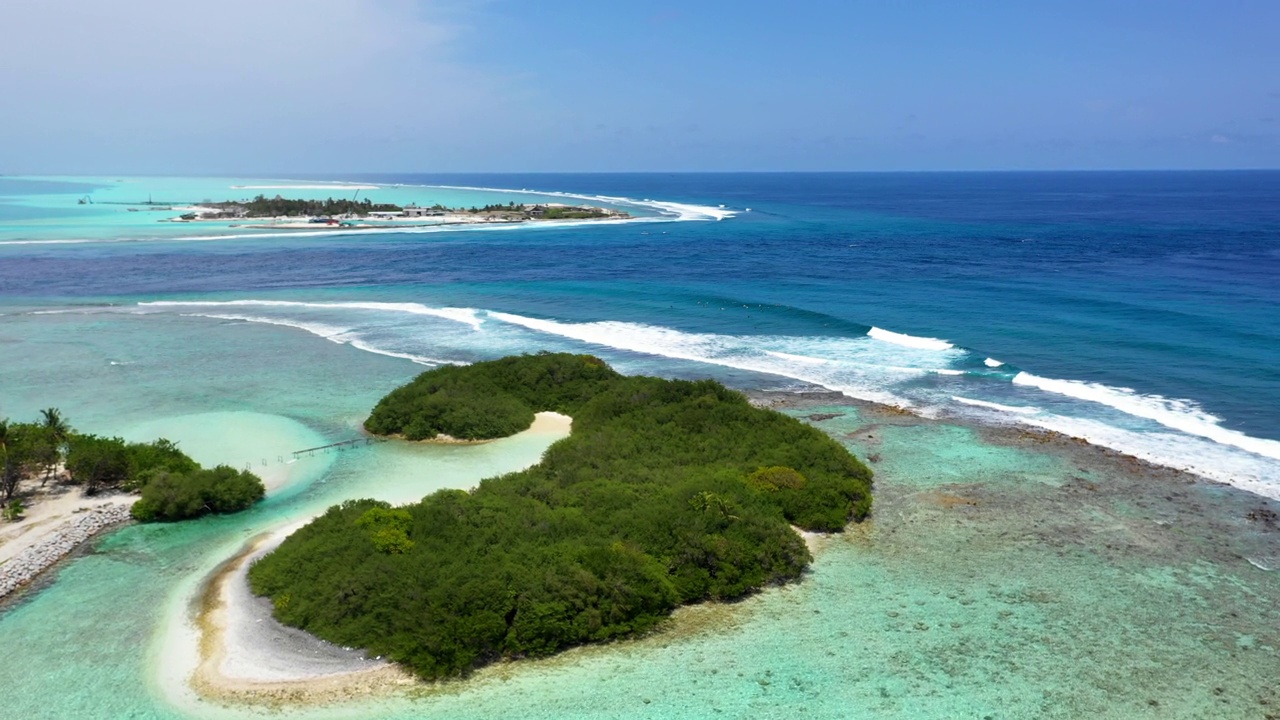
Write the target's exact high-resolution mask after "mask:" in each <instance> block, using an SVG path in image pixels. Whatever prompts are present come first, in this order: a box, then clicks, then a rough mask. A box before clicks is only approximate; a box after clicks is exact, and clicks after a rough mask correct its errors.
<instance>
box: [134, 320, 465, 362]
mask: <svg viewBox="0 0 1280 720" xmlns="http://www.w3.org/2000/svg"><path fill="white" fill-rule="evenodd" d="M182 315H183V317H204V318H211V319H214V320H238V321H241V322H248V323H258V324H262V325H276V326H279V327H289V328H296V329H298V330H305V331H306V332H309V333H311V334H312V335H315V336H316V337H322V338H324V339H325V340H328V341H330V342H333V343H337V344H339V345H350V346H351V347H353V348H355V349H357V350H363V351H364V352H368V353H374V354H376V355H386V356H387V357H393V358H400V359H402V360H409V361H411V362H415V363H417V364H419V365H432V366H434V365H463V364H465V363H458V362H455V361H452V360H439V359H436V358H432V357H427V356H425V355H415V354H413V353H403V352H396V351H394V350H386V349H384V348H380V347H377V346H376V345H373V344H372V343H369V342H366V341H364V340H363V339H361V337H360V335H359V334H358V333H356V332H355V331H354V330H353V329H351V328H346V327H339V326H336V325H325V324H323V323H314V322H302V321H298V320H289V319H282V318H272V317H263V316H261V315H236V314H230V313H183V314H182ZM115 364H116V363H112V365H115Z"/></svg>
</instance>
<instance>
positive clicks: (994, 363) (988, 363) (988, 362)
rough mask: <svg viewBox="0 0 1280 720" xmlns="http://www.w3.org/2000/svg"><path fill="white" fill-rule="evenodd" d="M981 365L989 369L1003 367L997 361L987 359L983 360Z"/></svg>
mask: <svg viewBox="0 0 1280 720" xmlns="http://www.w3.org/2000/svg"><path fill="white" fill-rule="evenodd" d="M982 363H983V364H984V365H986V366H987V367H989V368H998V367H1004V363H1002V362H1000V361H999V360H993V359H991V358H987V359H986V360H983V361H982Z"/></svg>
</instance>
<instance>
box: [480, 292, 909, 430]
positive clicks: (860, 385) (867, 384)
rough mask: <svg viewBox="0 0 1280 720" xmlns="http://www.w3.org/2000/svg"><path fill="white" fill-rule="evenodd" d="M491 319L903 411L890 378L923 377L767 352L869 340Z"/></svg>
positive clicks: (848, 346)
mask: <svg viewBox="0 0 1280 720" xmlns="http://www.w3.org/2000/svg"><path fill="white" fill-rule="evenodd" d="M488 317H489V318H492V319H494V320H500V321H502V322H506V323H510V324H512V325H516V326H519V327H523V328H526V329H529V330H534V331H536V332H541V333H546V334H550V335H557V336H560V337H565V338H570V339H573V340H578V341H580V342H585V343H590V344H593V345H599V346H602V347H607V348H612V349H616V350H625V351H628V352H635V353H643V354H646V355H653V356H658V357H666V358H672V359H676V360H689V361H694V362H701V363H708V364H712V365H720V366H722V367H729V368H734V369H738V370H747V371H750V372H759V373H765V374H770V375H779V376H782V377H787V378H791V379H793V380H799V381H801V382H805V383H810V384H813V385H818V386H821V387H825V388H827V389H828V390H834V391H836V392H841V393H844V394H846V395H849V396H850V397H854V398H859V399H863V400H869V401H872V402H879V403H884V404H887V405H898V406H901V407H909V406H910V405H911V403H910V402H909V401H908V400H906V399H905V398H903V397H900V396H898V395H895V394H893V393H891V392H889V391H887V390H885V389H884V388H885V387H886V386H887V385H890V384H892V382H891V380H890V378H893V379H895V380H902V379H904V376H911V375H918V374H922V373H923V372H924V371H922V370H920V369H916V368H900V367H894V366H891V365H878V364H875V363H874V362H873V361H872V360H873V358H872V357H863V358H862V360H863V362H861V363H838V362H836V359H835V358H818V357H814V356H812V355H811V354H807V355H806V354H800V353H795V352H787V351H786V350H767V349H765V348H768V347H770V346H775V347H778V346H782V347H788V348H790V347H793V346H794V345H796V344H797V342H808V343H810V344H811V345H812V346H813V348H814V349H818V348H819V346H822V345H826V346H827V347H828V349H829V350H833V349H836V347H833V346H838V347H840V348H841V349H843V350H844V352H843V353H842V354H844V355H852V354H853V353H855V352H856V348H857V347H858V345H857V343H859V342H861V343H864V344H865V341H859V340H856V339H855V340H853V341H848V340H846V339H843V338H802V339H797V338H789V337H770V336H745V337H744V336H735V335H715V334H708V333H688V332H683V331H680V330H674V329H672V328H665V327H657V326H653V325H642V324H639V323H627V322H615V321H602V322H590V323H562V322H557V321H554V320H541V319H538V318H530V317H524V316H522V315H513V314H510V313H501V312H492V311H490V312H489V313H488ZM864 346H865V345H864ZM797 349H799V348H797ZM797 358H803V359H797Z"/></svg>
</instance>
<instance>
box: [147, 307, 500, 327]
mask: <svg viewBox="0 0 1280 720" xmlns="http://www.w3.org/2000/svg"><path fill="white" fill-rule="evenodd" d="M138 305H139V306H140V307H158V308H164V307H214V308H216V307H264V308H312V309H320V310H343V309H346V310H374V311H381V312H395V313H408V314H411V315H429V316H431V317H438V318H442V319H445V320H452V321H454V322H458V323H463V324H466V325H470V326H471V327H472V328H473V329H475V330H479V329H480V323H481V319H480V318H479V317H478V316H477V314H476V311H475V310H473V309H472V308H455V307H444V308H435V307H427V306H426V305H422V304H420V303H388V302H296V301H293V300H224V301H194V300H157V301H154V302H140V303H138Z"/></svg>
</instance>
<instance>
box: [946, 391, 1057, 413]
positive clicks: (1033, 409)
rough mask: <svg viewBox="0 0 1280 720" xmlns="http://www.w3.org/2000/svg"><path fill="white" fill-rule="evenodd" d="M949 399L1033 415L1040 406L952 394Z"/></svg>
mask: <svg viewBox="0 0 1280 720" xmlns="http://www.w3.org/2000/svg"><path fill="white" fill-rule="evenodd" d="M951 399H952V400H955V401H956V402H958V403H960V404H961V405H972V406H973V407H980V408H987V409H988V410H999V411H1000V412H1007V413H1014V414H1017V415H1035V414H1036V413H1038V412H1040V408H1038V407H1030V406H1016V405H1001V404H1000V403H994V402H987V401H986V400H974V399H973V398H967V397H960V396H959V395H952V396H951Z"/></svg>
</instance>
